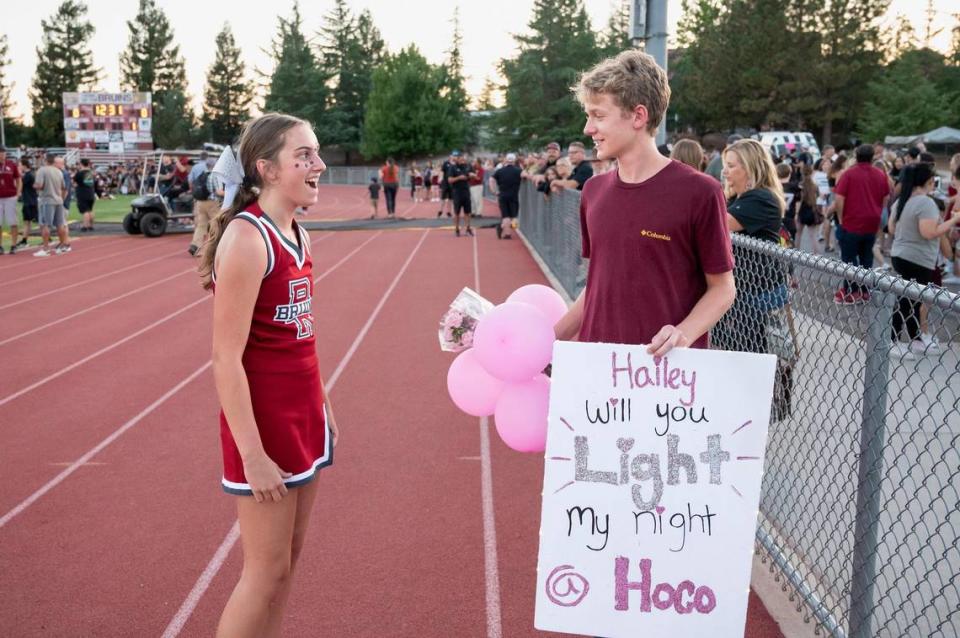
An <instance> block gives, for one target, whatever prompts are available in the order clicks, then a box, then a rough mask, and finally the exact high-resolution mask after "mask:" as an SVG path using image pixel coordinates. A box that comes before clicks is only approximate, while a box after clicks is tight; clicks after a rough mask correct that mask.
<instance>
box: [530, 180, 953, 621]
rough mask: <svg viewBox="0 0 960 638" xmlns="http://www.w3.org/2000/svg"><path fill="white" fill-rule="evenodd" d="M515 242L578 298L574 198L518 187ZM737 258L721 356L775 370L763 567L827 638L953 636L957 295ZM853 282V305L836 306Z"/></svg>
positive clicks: (737, 249) (802, 258)
mask: <svg viewBox="0 0 960 638" xmlns="http://www.w3.org/2000/svg"><path fill="white" fill-rule="evenodd" d="M520 229H521V232H522V233H523V234H524V236H525V238H526V239H527V241H528V242H529V244H530V245H531V246H532V247H533V249H534V250H535V251H536V252H537V253H539V256H540V258H541V259H542V260H543V261H544V262H545V263H546V265H547V267H548V268H549V269H550V270H551V271H552V272H553V274H554V275H555V277H556V278H557V279H558V280H559V281H560V282H561V284H562V285H563V287H564V288H565V289H566V290H567V292H568V294H570V296H571V297H576V295H577V294H578V293H579V292H580V290H581V289H582V287H583V285H584V281H585V278H584V273H585V268H584V265H583V264H582V260H581V259H580V257H579V255H580V226H579V194H578V193H575V192H565V193H561V194H559V195H551V196H550V198H548V199H545V198H544V197H543V195H542V193H537V192H536V191H535V190H534V189H533V188H531V187H530V185H528V184H525V185H524V187H523V189H522V196H521V208H520ZM733 245H734V255H735V257H736V268H735V271H734V277H735V279H736V281H737V288H738V294H737V301H736V303H735V304H734V306H733V307H732V308H731V310H730V311H729V312H728V313H727V314H726V315H725V316H724V317H723V319H722V320H721V321H720V322H719V323H718V324H717V326H716V327H715V329H714V330H713V331H712V332H711V343H712V347H715V348H724V349H730V350H740V351H747V352H766V353H770V354H775V355H776V356H777V358H778V365H777V378H776V383H775V389H774V404H773V410H772V413H771V424H770V430H769V439H768V444H767V453H766V469H765V474H764V478H763V489H762V492H761V502H760V512H761V515H760V524H759V526H758V529H757V551H758V553H759V554H760V555H761V557H762V558H763V560H764V562H767V563H768V564H769V568H770V570H771V571H772V572H774V573H775V574H776V577H777V579H778V580H779V581H780V582H781V583H782V589H783V591H784V592H785V593H786V594H787V595H788V596H789V597H790V600H791V601H794V602H796V604H797V611H798V612H800V613H802V614H804V617H805V618H806V619H809V620H811V621H812V622H814V623H815V624H816V625H817V632H818V633H820V634H826V635H829V636H836V637H844V638H846V637H856V638H867V637H884V638H886V637H894V636H903V637H911V638H927V637H931V638H953V637H956V636H960V297H958V296H957V295H955V294H953V293H951V292H950V291H948V290H945V289H943V288H939V287H937V286H920V285H918V284H916V283H914V282H909V281H905V280H903V279H902V278H900V277H898V276H896V275H895V274H886V273H881V272H878V271H872V270H865V269H861V268H856V267H853V266H849V265H846V264H843V263H841V262H839V261H837V260H833V259H830V258H826V257H822V256H815V255H812V254H810V253H807V252H802V251H798V250H792V249H786V248H782V247H780V246H778V245H775V244H772V243H766V242H760V241H757V240H753V239H750V238H746V237H744V236H742V235H736V234H735V235H734V237H733ZM844 281H846V282H847V288H848V290H850V291H854V292H856V293H857V294H854V295H852V296H850V297H847V298H843V299H841V300H840V301H842V302H843V303H836V302H835V300H834V296H835V293H836V291H837V290H838V288H840V287H841V285H842V284H843V282H844ZM861 291H865V292H861ZM921 326H923V327H924V328H925V329H924V331H923V333H922V334H923V335H925V336H924V337H923V338H922V339H918V340H914V341H909V337H908V336H907V333H908V332H910V331H912V333H913V336H915V335H916V334H917V332H918V331H919V330H920V329H921ZM894 327H896V328H897V329H898V332H899V334H897V335H894ZM895 336H896V340H895Z"/></svg>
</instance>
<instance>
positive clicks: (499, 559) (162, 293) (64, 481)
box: [0, 201, 781, 638]
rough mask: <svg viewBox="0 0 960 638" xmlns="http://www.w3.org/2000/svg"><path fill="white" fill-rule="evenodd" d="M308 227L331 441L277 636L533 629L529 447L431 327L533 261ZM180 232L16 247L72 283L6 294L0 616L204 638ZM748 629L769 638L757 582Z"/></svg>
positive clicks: (84, 630) (230, 538)
mask: <svg viewBox="0 0 960 638" xmlns="http://www.w3.org/2000/svg"><path fill="white" fill-rule="evenodd" d="M426 206H429V207H430V208H432V207H433V205H432V204H428V205H426ZM426 206H425V205H421V206H419V207H417V208H418V209H424V210H423V212H422V214H423V216H426V213H429V212H430V211H429V210H428V209H426ZM398 210H400V211H402V210H403V207H402V201H401V203H400V204H398ZM414 212H420V211H414ZM433 214H434V215H435V212H434V213H433ZM312 239H313V245H314V259H315V263H314V276H315V277H316V278H317V279H318V281H317V286H316V299H315V317H316V328H317V334H318V337H319V339H318V353H319V356H320V359H321V364H322V366H323V370H324V372H325V375H326V378H327V383H328V384H329V385H330V386H331V397H332V398H333V400H334V401H335V402H336V405H337V414H338V417H339V420H340V422H341V428H342V440H341V445H340V447H339V449H338V450H337V457H336V463H335V464H334V465H333V467H331V468H329V469H327V470H325V471H324V472H323V473H322V474H321V477H320V479H319V480H320V481H321V486H320V492H319V496H318V499H319V501H318V503H317V507H316V508H315V510H314V520H313V521H312V523H311V532H310V536H311V538H310V539H309V541H308V543H307V547H306V550H305V554H304V556H303V559H302V562H301V568H300V570H299V572H298V574H297V582H296V585H295V588H294V594H293V596H292V599H291V602H290V609H289V615H288V618H287V621H286V625H285V635H288V636H316V635H325V636H469V637H472V636H477V637H484V636H486V637H491V636H508V637H512V636H534V635H545V634H540V633H538V632H535V631H534V630H533V628H532V624H533V601H534V587H535V568H536V554H537V552H536V549H537V531H538V520H537V519H538V512H539V492H540V486H541V482H542V469H543V468H542V461H541V459H540V458H538V457H537V456H535V455H520V454H517V453H515V452H512V451H510V450H509V449H507V448H506V447H505V446H504V445H503V444H502V443H501V442H500V441H499V438H498V437H497V436H496V433H495V432H490V431H489V430H491V429H492V425H489V424H487V423H486V422H481V421H478V420H477V419H473V418H471V417H467V416H465V415H463V414H462V413H460V412H458V411H457V410H456V409H455V408H454V407H453V405H452V404H451V403H450V402H449V400H448V399H447V397H446V390H445V381H444V380H445V373H446V368H447V366H448V365H449V362H450V356H449V355H447V354H444V353H441V352H440V351H439V349H438V347H437V343H436V332H435V326H436V322H437V319H438V317H439V316H440V314H441V313H442V311H443V310H444V309H445V307H446V304H447V303H448V302H449V301H450V299H452V298H453V296H454V295H455V294H456V292H457V291H459V290H460V289H461V288H462V287H463V286H465V285H470V286H473V285H475V284H476V282H477V280H478V278H479V286H480V289H481V291H482V293H483V294H484V295H486V296H487V297H489V298H490V299H492V300H494V301H502V300H503V299H504V298H505V297H506V295H507V294H508V293H509V292H510V291H512V290H513V289H515V288H516V287H518V286H519V285H521V284H524V283H530V282H543V276H542V275H541V273H540V272H539V270H538V269H537V267H536V265H535V264H534V262H533V260H532V259H531V258H530V256H529V254H528V253H527V252H526V250H525V249H524V247H523V245H522V243H520V242H518V241H513V242H506V241H497V240H496V239H495V236H494V235H493V232H492V231H491V230H485V231H483V232H481V233H479V237H478V239H477V240H476V241H474V240H471V239H468V238H460V239H455V238H454V237H453V233H452V232H451V231H450V230H449V229H433V230H429V231H427V230H413V231H408V232H369V231H360V232H339V233H326V234H324V233H313V236H312ZM188 241H189V238H187V237H185V236H184V237H170V238H164V239H162V240H147V239H144V238H140V237H137V238H133V237H131V238H126V237H125V238H123V239H120V240H116V239H90V240H88V241H85V242H82V243H78V246H77V248H76V249H75V250H74V252H73V253H72V254H70V255H66V256H62V257H59V258H57V259H56V263H51V262H52V260H39V259H33V260H30V261H29V262H27V261H26V259H24V260H23V261H24V262H25V263H23V264H18V268H17V269H16V272H17V273H19V274H21V275H22V276H24V277H25V276H29V275H33V274H41V273H45V272H46V273H47V274H48V275H49V276H50V277H53V278H55V279H56V286H67V285H71V284H75V283H79V282H83V283H82V285H79V286H75V287H73V288H69V289H67V290H63V291H61V292H58V293H55V294H52V295H48V296H46V297H44V298H43V299H37V300H35V301H31V302H29V303H24V304H21V305H18V306H15V307H10V308H8V309H5V310H0V360H2V361H4V364H5V365H4V366H3V368H2V370H0V414H2V415H3V418H2V419H0V480H2V484H3V485H4V489H3V490H2V491H0V565H2V569H0V627H3V632H2V633H3V634H4V635H10V636H161V635H170V636H174V635H180V636H209V635H211V634H212V631H213V628H214V627H215V625H216V621H217V618H218V616H219V613H220V610H221V609H222V607H223V604H224V602H225V600H226V597H227V596H228V595H229V592H230V590H231V588H232V587H233V584H234V583H235V582H236V579H237V577H238V574H239V567H240V552H239V549H238V548H237V547H236V546H235V541H236V536H235V533H234V534H232V533H231V532H232V530H233V529H234V521H235V512H234V505H233V497H230V496H227V495H225V494H223V493H222V492H221V490H220V487H219V478H220V459H219V444H218V438H217V437H218V427H217V425H216V415H217V410H218V406H217V399H216V393H215V390H214V386H213V379H212V374H211V371H210V367H209V354H210V352H209V343H210V336H211V335H210V309H211V304H210V303H209V297H208V296H207V295H206V293H204V292H203V291H202V290H200V288H199V287H198V285H197V281H196V279H195V277H194V275H193V274H192V273H191V272H190V271H191V269H192V268H194V267H195V262H194V261H193V260H192V259H191V258H190V257H188V256H187V255H186V253H185V252H184V251H183V250H182V249H183V248H184V247H185V244H186V242H188ZM110 242H112V243H110ZM108 243H109V245H107V244H108ZM100 245H103V246H104V247H103V248H102V249H101V248H100ZM111 246H112V249H111ZM128 248H129V249H135V250H131V251H130V252H127V253H125V254H124V255H120V256H117V257H116V258H113V257H111V258H109V259H102V260H100V261H91V260H93V259H97V258H99V257H102V256H104V255H106V254H108V253H109V252H114V251H116V252H120V251H122V250H125V249H128ZM177 248H180V249H181V250H180V251H179V252H175V251H176V250H177ZM168 253H169V254H168ZM156 257H159V259H156V260H155V261H151V262H150V263H145V264H143V265H142V266H139V267H138V268H137V269H131V270H126V271H123V272H116V273H114V274H111V275H110V276H108V277H102V278H97V277H98V276H99V275H102V274H105V273H108V272H113V271H117V270H119V269H121V268H123V267H124V265H129V264H133V263H137V262H144V261H148V260H151V259H154V258H156ZM68 260H73V261H68ZM70 264H74V265H76V270H75V271H74V270H73V269H68V270H60V271H58V272H56V273H53V272H49V271H52V270H54V269H56V268H58V267H62V266H64V265H70ZM5 265H7V264H6V263H4V262H0V266H5ZM11 270H13V269H11ZM8 272H9V271H8ZM164 279H165V281H164V282H163V283H160V284H156V285H153V286H151V287H149V288H148V287H146V286H149V284H150V283H151V282H155V281H161V280H164ZM33 281H34V282H36V281H44V282H46V279H43V278H37V279H35V280H33ZM44 285H45V286H46V283H45V284H44ZM43 289H44V288H43V287H38V286H37V285H36V284H34V285H32V286H29V287H28V288H26V289H18V290H17V295H18V296H9V297H4V301H3V303H11V302H14V301H16V300H17V299H20V298H26V297H29V296H31V294H36V293H37V292H41V291H43ZM0 305H2V304H0ZM63 317H72V318H70V319H68V320H66V321H61V319H62V318H63ZM55 322H59V323H55ZM46 324H52V325H49V326H47V327H44V326H45V325H46ZM26 330H35V331H34V332H33V333H31V334H29V335H27V336H25V337H22V338H21V337H19V334H21V333H22V331H26ZM11 339H13V340H12V341H11ZM485 442H486V443H485ZM485 448H486V451H487V452H488V453H485V451H484V450H485ZM485 486H486V487H485ZM485 503H486V506H485ZM491 514H492V515H491ZM746 635H747V636H748V637H750V638H767V637H771V638H776V637H779V636H781V634H780V632H779V630H778V629H777V628H776V625H775V623H774V622H773V621H772V620H771V619H770V617H769V616H768V615H767V613H766V611H765V610H764V609H763V607H762V605H760V604H759V601H758V600H757V599H756V597H755V596H751V599H750V610H749V615H748V623H747V633H746Z"/></svg>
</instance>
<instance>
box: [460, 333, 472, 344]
mask: <svg viewBox="0 0 960 638" xmlns="http://www.w3.org/2000/svg"><path fill="white" fill-rule="evenodd" d="M460 345H462V346H463V347H464V348H469V347H471V346H472V345H473V332H472V331H469V330H468V331H467V332H464V333H463V337H461V338H460Z"/></svg>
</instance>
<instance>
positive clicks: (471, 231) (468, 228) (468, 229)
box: [467, 226, 473, 237]
mask: <svg viewBox="0 0 960 638" xmlns="http://www.w3.org/2000/svg"><path fill="white" fill-rule="evenodd" d="M467 234H468V235H470V236H471V237H473V229H472V228H470V227H469V226H467Z"/></svg>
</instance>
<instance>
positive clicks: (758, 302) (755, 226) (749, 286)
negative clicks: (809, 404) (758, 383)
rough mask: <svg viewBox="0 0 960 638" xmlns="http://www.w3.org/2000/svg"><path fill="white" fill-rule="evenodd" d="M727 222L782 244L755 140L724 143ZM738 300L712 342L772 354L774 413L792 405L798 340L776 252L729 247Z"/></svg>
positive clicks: (779, 202) (770, 170) (770, 173)
mask: <svg viewBox="0 0 960 638" xmlns="http://www.w3.org/2000/svg"><path fill="white" fill-rule="evenodd" d="M723 176H724V180H725V184H726V186H725V191H726V195H727V197H728V201H727V227H728V228H729V229H730V231H731V232H734V233H739V234H742V235H746V236H748V237H753V238H755V239H758V240H760V241H764V242H770V243H774V244H780V230H781V228H782V227H783V215H784V211H785V209H786V202H785V199H784V195H783V186H782V185H781V183H780V179H779V178H778V177H777V169H776V167H775V166H774V164H773V160H772V159H771V158H770V155H769V154H768V153H767V152H766V151H765V150H764V148H763V146H762V145H761V144H760V143H759V142H758V141H756V140H752V139H745V140H740V141H738V142H735V143H734V144H732V145H730V146H729V147H727V149H726V150H725V151H724V155H723ZM733 255H734V261H735V263H736V267H735V269H734V273H733V274H734V279H735V280H736V284H737V300H736V302H735V303H734V305H733V307H732V308H731V309H730V310H729V311H728V312H727V314H726V315H724V317H723V319H721V320H720V322H719V323H718V324H717V326H716V328H714V331H713V332H712V333H711V334H712V336H713V341H714V346H715V347H718V348H721V349H724V350H738V351H740V352H759V353H770V354H776V355H777V357H778V366H777V383H776V387H775V391H774V405H773V409H774V412H773V414H774V416H775V418H777V419H780V418H782V417H783V416H784V415H785V414H787V413H789V410H790V388H791V386H792V383H791V376H792V367H793V364H794V362H795V358H796V345H795V340H794V338H793V336H792V330H791V329H790V323H791V322H789V319H790V317H789V315H788V314H787V310H786V308H787V302H788V292H787V291H788V289H787V285H786V284H787V271H786V267H785V265H784V264H783V263H782V262H780V261H778V260H777V259H776V257H773V256H769V255H764V254H758V253H757V252H756V251H754V250H749V249H745V248H741V247H740V246H734V247H733Z"/></svg>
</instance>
